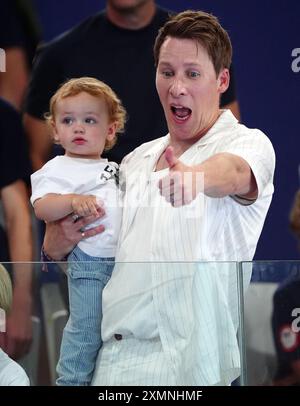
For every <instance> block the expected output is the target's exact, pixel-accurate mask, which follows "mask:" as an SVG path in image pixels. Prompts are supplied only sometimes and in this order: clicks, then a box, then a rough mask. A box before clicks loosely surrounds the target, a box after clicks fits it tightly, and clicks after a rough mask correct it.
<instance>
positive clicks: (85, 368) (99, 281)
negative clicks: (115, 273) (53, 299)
mask: <svg viewBox="0 0 300 406" xmlns="http://www.w3.org/2000/svg"><path fill="white" fill-rule="evenodd" d="M82 261H84V262H82ZM68 262H69V267H68V288H69V306H70V317H69V320H68V322H67V324H66V327H65V329H64V332H63V338H62V343H61V348H60V358H59V361H58V365H57V373H58V376H59V377H58V379H57V381H56V384H57V385H62V386H78V385H80V386H81V385H82V386H87V385H90V382H91V380H92V377H93V371H94V368H95V363H96V358H97V355H98V351H99V349H100V347H101V345H102V340H101V320H102V290H103V288H104V287H105V285H106V284H107V282H108V281H109V279H110V277H111V273H112V270H113V266H114V258H98V257H90V256H89V255H87V254H85V253H84V252H83V251H82V250H81V249H80V248H78V247H76V248H75V249H74V250H73V251H72V252H71V254H70V255H69V257H68Z"/></svg>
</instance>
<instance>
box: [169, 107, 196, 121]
mask: <svg viewBox="0 0 300 406" xmlns="http://www.w3.org/2000/svg"><path fill="white" fill-rule="evenodd" d="M171 111H172V113H173V115H174V117H175V119H176V121H178V122H182V123H184V122H185V121H187V120H188V119H189V117H190V116H191V114H192V110H191V109H190V108H188V107H183V106H175V105H172V106H171Z"/></svg>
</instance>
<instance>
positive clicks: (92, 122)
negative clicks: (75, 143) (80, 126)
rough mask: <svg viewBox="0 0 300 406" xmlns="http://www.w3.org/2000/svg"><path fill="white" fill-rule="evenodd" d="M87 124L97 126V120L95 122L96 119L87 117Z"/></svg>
mask: <svg viewBox="0 0 300 406" xmlns="http://www.w3.org/2000/svg"><path fill="white" fill-rule="evenodd" d="M85 122H86V123H87V124H95V123H96V120H95V119H94V118H92V117H87V118H86V119H85Z"/></svg>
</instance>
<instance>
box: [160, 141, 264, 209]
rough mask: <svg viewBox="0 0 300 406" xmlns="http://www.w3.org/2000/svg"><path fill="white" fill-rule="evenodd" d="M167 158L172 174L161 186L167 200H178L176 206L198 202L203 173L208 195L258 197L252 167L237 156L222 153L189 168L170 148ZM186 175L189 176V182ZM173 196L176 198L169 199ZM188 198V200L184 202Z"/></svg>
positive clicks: (162, 181)
mask: <svg viewBox="0 0 300 406" xmlns="http://www.w3.org/2000/svg"><path fill="white" fill-rule="evenodd" d="M165 159H166V161H167V163H168V165H169V169H170V173H169V175H168V177H166V178H164V179H162V180H161V181H160V182H159V187H160V190H161V194H162V196H164V197H165V198H166V200H167V201H172V200H174V196H175V200H176V199H177V202H176V201H175V202H174V203H175V204H174V205H175V206H177V205H179V206H181V205H183V204H188V203H190V202H191V200H193V199H195V197H196V195H197V194H198V193H199V192H200V191H201V190H199V184H198V176H201V175H202V174H203V176H204V185H203V190H202V192H203V193H205V194H206V195H207V196H210V197H225V196H228V195H239V196H242V197H245V198H248V199H253V200H254V199H255V198H256V197H257V192H258V191H257V184H256V180H255V177H254V175H253V173H252V171H251V168H250V166H249V165H248V163H247V162H246V161H245V160H244V159H242V158H240V157H239V156H237V155H234V154H229V153H219V154H216V155H214V156H212V157H211V158H209V159H207V160H206V161H204V162H202V163H201V164H200V165H195V166H187V165H184V164H183V163H182V162H181V161H180V160H179V159H178V158H176V157H175V155H174V151H173V148H172V147H168V148H167V149H166V151H165ZM186 174H190V177H189V178H188V180H189V181H188V182H187V178H186ZM170 185H171V186H170ZM170 195H171V196H173V198H171V199H170ZM186 196H187V197H188V200H185V198H184V197H186ZM172 203H173V202H172Z"/></svg>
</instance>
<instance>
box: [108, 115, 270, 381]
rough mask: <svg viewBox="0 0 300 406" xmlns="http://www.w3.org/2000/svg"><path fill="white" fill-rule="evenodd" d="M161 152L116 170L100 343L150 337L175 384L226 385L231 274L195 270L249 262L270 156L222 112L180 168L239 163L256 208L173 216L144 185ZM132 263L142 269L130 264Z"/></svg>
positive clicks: (234, 358)
mask: <svg viewBox="0 0 300 406" xmlns="http://www.w3.org/2000/svg"><path fill="white" fill-rule="evenodd" d="M168 144H169V136H166V137H163V138H160V139H157V140H154V141H152V142H149V143H147V144H143V145H142V146H140V147H139V148H137V149H136V150H135V151H133V153H131V154H130V155H129V156H128V157H127V158H125V160H124V163H123V165H122V167H121V170H122V171H123V173H125V183H126V191H125V207H124V211H123V222H122V229H121V235H120V239H119V247H118V252H117V256H116V262H122V263H120V264H117V265H116V267H115V270H114V272H113V275H112V278H111V280H110V282H109V283H108V285H107V286H106V288H105V289H104V291H103V322H102V337H103V340H104V341H107V340H109V338H110V337H111V336H112V335H113V334H114V333H121V334H125V335H127V334H128V335H130V334H131V335H133V336H135V337H137V338H141V339H150V338H153V337H156V336H159V337H160V339H161V341H162V345H163V349H164V352H165V354H167V356H168V358H169V360H170V362H171V364H172V366H173V368H174V371H175V373H176V374H177V381H178V383H181V384H187V385H194V384H196V385H208V384H217V383H218V382H222V383H225V384H226V383H230V382H231V381H232V380H233V379H234V378H235V377H236V376H237V375H238V370H239V352H238V346H237V341H236V329H237V316H238V309H237V282H236V272H235V270H236V265H235V263H232V264H230V263H221V262H220V263H218V264H213V263H210V264H207V263H206V264H201V261H241V260H244V261H246V260H251V259H252V258H253V255H254V252H255V249H256V244H257V241H258V239H259V236H260V233H261V230H262V227H263V223H264V220H265V217H266V214H267V211H268V208H269V205H270V202H271V199H272V194H273V173H274V166H275V156H274V151H273V147H272V145H271V143H270V141H269V140H268V138H267V137H266V136H265V135H264V134H263V133H262V132H261V131H259V130H256V129H248V128H246V127H245V126H243V125H241V124H238V122H237V120H236V119H235V118H234V117H233V115H232V114H231V112H230V111H225V112H223V113H222V114H221V116H220V117H219V119H218V120H217V122H216V123H215V124H214V126H213V127H212V128H211V129H210V130H209V131H208V132H207V134H206V135H205V136H204V137H203V138H201V139H200V140H199V141H198V142H197V143H195V144H194V145H193V146H192V147H190V148H189V149H188V150H187V151H185V152H184V153H183V155H182V156H181V157H180V160H181V161H182V162H183V163H185V164H187V165H196V164H199V163H201V162H202V161H204V160H206V159H208V158H209V157H211V156H212V155H214V154H216V153H220V152H229V153H232V154H235V155H238V156H240V157H242V158H243V159H245V160H246V161H247V162H248V164H249V166H250V167H251V169H252V172H253V173H254V176H255V178H256V182H257V185H258V191H259V194H258V198H257V200H256V201H255V202H252V204H251V205H249V204H248V205H242V204H239V203H238V202H236V201H235V200H234V199H233V198H232V197H230V196H227V197H224V198H210V197H207V196H203V194H199V195H198V196H197V198H196V199H195V200H194V201H193V202H192V204H191V205H188V206H183V207H180V208H173V207H172V206H171V205H170V204H168V203H167V202H165V201H164V199H163V198H162V197H161V196H160V194H159V190H158V187H155V182H156V181H157V179H156V180H155V181H154V182H150V183H149V179H151V178H152V176H153V175H152V174H153V171H154V170H155V165H156V162H157V160H158V158H159V156H160V155H161V153H162V151H163V150H164V149H165V148H166V146H167V145H168ZM164 174H165V173H161V174H160V173H157V174H156V175H155V176H156V177H159V176H163V175H164ZM148 191H150V192H151V193H149V194H148ZM150 197H151V207H146V206H147V204H146V203H145V202H146V201H147V199H148V198H150ZM240 203H241V202H240ZM245 203H246V202H245ZM136 261H137V262H143V263H139V264H138V263H136V264H131V263H130V262H136ZM168 261H172V262H173V263H168ZM126 263H127V264H126ZM247 278H248V279H249V275H247Z"/></svg>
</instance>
